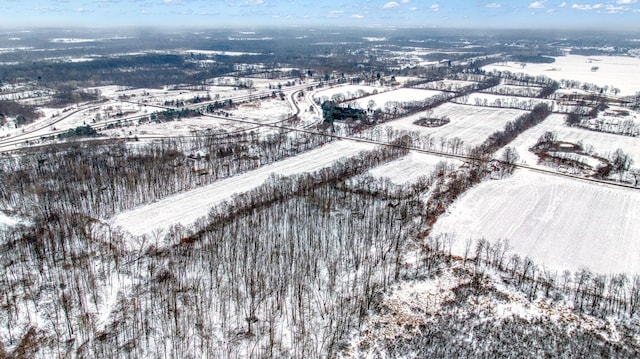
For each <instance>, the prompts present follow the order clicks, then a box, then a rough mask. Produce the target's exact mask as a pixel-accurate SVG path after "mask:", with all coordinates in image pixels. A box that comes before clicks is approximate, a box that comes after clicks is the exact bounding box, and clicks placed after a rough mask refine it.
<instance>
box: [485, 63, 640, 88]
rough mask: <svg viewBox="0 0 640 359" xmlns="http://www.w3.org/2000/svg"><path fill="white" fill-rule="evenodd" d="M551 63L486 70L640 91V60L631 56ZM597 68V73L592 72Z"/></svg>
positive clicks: (495, 65)
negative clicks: (542, 76)
mask: <svg viewBox="0 0 640 359" xmlns="http://www.w3.org/2000/svg"><path fill="white" fill-rule="evenodd" d="M555 60H556V61H555V62H554V63H551V64H531V63H528V64H527V65H526V66H525V67H524V68H522V67H521V66H520V64H521V63H520V62H508V63H507V64H506V65H505V64H493V65H488V66H484V67H483V68H482V69H483V70H486V71H493V70H497V71H505V70H506V71H511V72H514V73H526V74H529V75H533V76H539V75H544V76H547V77H549V78H552V79H554V80H576V81H581V82H583V83H592V84H596V85H598V86H600V87H604V86H609V88H611V87H616V88H618V89H620V95H623V96H626V95H633V94H635V93H636V92H638V91H640V58H635V57H627V56H579V55H569V56H560V57H556V58H555ZM594 66H597V67H598V70H597V71H592V68H593V67H594Z"/></svg>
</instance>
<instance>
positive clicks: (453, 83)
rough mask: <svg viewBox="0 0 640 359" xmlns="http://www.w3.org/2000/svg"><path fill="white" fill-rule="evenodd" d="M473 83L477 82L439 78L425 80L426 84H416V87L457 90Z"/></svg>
mask: <svg viewBox="0 0 640 359" xmlns="http://www.w3.org/2000/svg"><path fill="white" fill-rule="evenodd" d="M475 84H477V82H473V81H461V80H440V81H432V82H427V83H426V84H421V85H418V86H416V88H421V89H427V90H440V91H459V90H461V89H463V88H465V87H468V86H472V85H475Z"/></svg>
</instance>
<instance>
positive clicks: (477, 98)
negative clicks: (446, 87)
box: [464, 92, 554, 109]
mask: <svg viewBox="0 0 640 359" xmlns="http://www.w3.org/2000/svg"><path fill="white" fill-rule="evenodd" d="M464 99H465V100H466V102H465V104H467V105H475V106H494V107H510V108H526V109H533V108H534V107H535V106H536V105H538V104H541V103H544V104H547V105H548V106H551V108H552V109H553V107H554V101H553V100H545V99H540V98H532V97H518V96H505V95H494V94H489V93H480V92H474V93H472V94H470V95H469V96H464Z"/></svg>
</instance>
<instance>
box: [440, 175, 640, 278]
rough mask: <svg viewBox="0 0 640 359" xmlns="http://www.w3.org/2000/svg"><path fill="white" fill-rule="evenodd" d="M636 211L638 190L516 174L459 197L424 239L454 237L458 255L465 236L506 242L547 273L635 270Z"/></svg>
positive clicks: (639, 263) (638, 249)
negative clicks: (578, 270) (553, 271)
mask: <svg viewBox="0 0 640 359" xmlns="http://www.w3.org/2000/svg"><path fill="white" fill-rule="evenodd" d="M638 213H640V191H637V190H633V189H625V188H618V187H613V186H608V185H601V184H593V183H587V182H583V181H579V180H574V179H567V178H562V177H559V176H550V175H547V174H541V173H535V172H533V171H529V170H516V172H515V173H514V175H513V176H511V177H509V178H506V179H503V180H494V181H485V182H483V183H481V184H479V185H478V186H476V187H474V188H472V189H471V190H469V191H468V192H466V193H465V194H463V195H462V196H461V197H460V198H459V199H458V200H457V201H456V202H455V203H454V204H453V206H452V207H450V209H449V211H448V213H447V214H445V215H443V216H442V217H440V219H438V221H437V222H436V224H435V225H434V228H433V231H432V235H438V234H441V233H453V234H455V238H456V240H455V242H454V245H453V252H454V253H456V254H459V255H463V254H464V250H465V242H466V241H467V239H472V240H477V239H480V238H485V239H487V240H489V241H490V242H496V241H498V240H508V244H509V248H510V249H511V251H513V252H514V253H518V254H519V255H520V256H521V257H524V256H529V257H531V258H532V259H534V261H535V262H536V263H537V264H538V265H540V266H544V267H546V268H548V269H551V270H558V271H562V270H565V269H569V270H577V269H579V268H580V267H583V266H584V267H588V268H590V269H591V270H594V271H596V272H602V273H618V272H625V273H639V272H640V241H638V233H640V221H638V220H637V214H638ZM471 248H472V250H473V248H474V247H473V245H472V246H471Z"/></svg>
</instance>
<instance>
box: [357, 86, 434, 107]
mask: <svg viewBox="0 0 640 359" xmlns="http://www.w3.org/2000/svg"><path fill="white" fill-rule="evenodd" d="M441 93H442V92H440V91H434V90H423V89H414V88H400V89H397V90H393V91H387V92H382V93H379V94H377V95H372V96H367V97H363V98H361V99H358V100H354V101H352V102H354V103H356V104H357V106H356V107H359V108H363V109H366V108H368V107H369V101H374V103H375V104H374V106H373V109H374V110H375V109H384V108H385V106H386V105H387V104H388V103H390V102H412V101H423V100H426V99H428V98H430V97H433V96H435V95H438V94H441Z"/></svg>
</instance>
